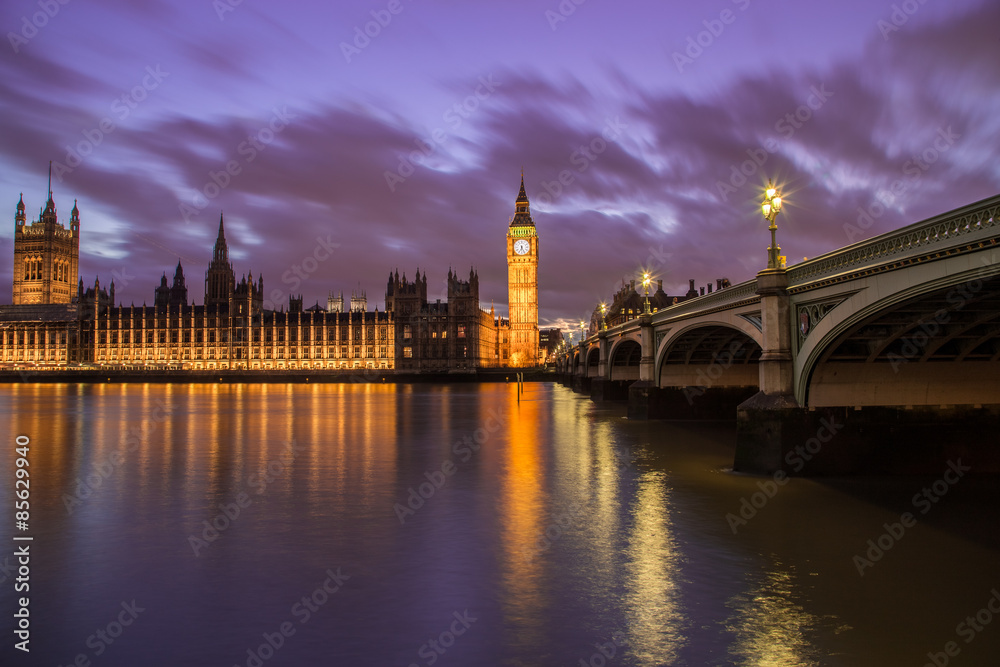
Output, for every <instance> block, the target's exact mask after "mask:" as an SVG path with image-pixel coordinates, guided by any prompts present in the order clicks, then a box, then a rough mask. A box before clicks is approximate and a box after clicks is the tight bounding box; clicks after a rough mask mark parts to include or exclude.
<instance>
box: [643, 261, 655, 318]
mask: <svg viewBox="0 0 1000 667" xmlns="http://www.w3.org/2000/svg"><path fill="white" fill-rule="evenodd" d="M651 282H653V279H652V277H651V276H650V275H649V271H646V272H644V273H643V274H642V288H643V290H644V291H645V293H646V314H647V315H649V313H650V311H649V283H651Z"/></svg>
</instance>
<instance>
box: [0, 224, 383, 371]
mask: <svg viewBox="0 0 1000 667" xmlns="http://www.w3.org/2000/svg"><path fill="white" fill-rule="evenodd" d="M263 303H264V279H263V278H262V277H260V276H258V278H257V279H256V280H255V279H254V277H253V274H252V273H251V274H250V275H248V276H244V277H243V278H241V280H240V281H239V282H237V281H236V277H235V274H234V273H233V268H232V264H231V263H230V262H229V246H228V244H227V242H226V238H225V228H224V223H223V220H222V219H221V218H220V220H219V234H218V238H217V239H216V242H215V247H214V249H213V257H212V261H211V263H210V264H209V267H208V270H207V272H206V275H205V304H204V305H194V304H189V303H188V302H187V283H186V279H185V277H184V269H183V267H182V266H181V264H180V262H178V264H177V268H176V269H175V271H174V278H173V283H172V285H169V286H168V284H167V277H166V274H164V275H163V277H162V278H161V280H160V286H159V287H157V288H156V290H155V291H154V299H153V305H152V306H146V305H143V306H135V305H131V306H123V305H120V304H119V305H117V306H116V305H114V304H115V288H114V283H113V282H112V283H111V285H110V288H108V289H105V288H104V287H102V286H101V284H100V279H98V280H96V281H95V282H94V286H93V287H88V288H84V285H83V281H82V280H80V281H79V283H78V284H77V289H76V295H75V298H74V299H73V303H65V304H63V303H29V304H14V305H11V306H0V365H2V366H3V367H6V368H54V369H58V368H60V367H80V366H82V367H93V366H98V367H102V368H120V369H124V370H140V369H177V370H183V369H190V370H256V369H259V370H268V369H271V370H301V369H328V370H334V369H339V370H350V369H382V370H390V369H392V368H394V367H395V356H394V355H395V340H394V336H395V325H394V322H393V320H392V316H391V314H389V313H386V312H381V313H380V312H378V311H377V310H376V311H374V312H366V311H361V310H356V311H353V312H327V311H325V310H323V309H319V308H317V309H309V310H303V309H302V298H301V297H295V296H292V297H290V298H289V308H288V311H285V310H283V309H282V310H280V311H274V310H265V309H264V308H263Z"/></svg>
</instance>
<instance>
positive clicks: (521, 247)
mask: <svg viewBox="0 0 1000 667" xmlns="http://www.w3.org/2000/svg"><path fill="white" fill-rule="evenodd" d="M529 250H531V244H530V243H528V242H527V241H525V240H524V239H521V240H520V241H516V242H515V243H514V252H516V253H517V254H518V255H525V254H527V253H528V251H529Z"/></svg>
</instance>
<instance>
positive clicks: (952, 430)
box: [733, 401, 1000, 476]
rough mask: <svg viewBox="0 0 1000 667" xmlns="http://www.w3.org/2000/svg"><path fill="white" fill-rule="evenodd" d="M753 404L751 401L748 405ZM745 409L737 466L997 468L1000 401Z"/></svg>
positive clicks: (843, 471) (890, 471) (849, 471)
mask: <svg viewBox="0 0 1000 667" xmlns="http://www.w3.org/2000/svg"><path fill="white" fill-rule="evenodd" d="M750 402H751V401H747V403H750ZM747 407H750V408H752V406H746V404H744V406H741V407H740V411H739V415H738V436H737V445H736V456H735V460H734V463H733V469H734V470H736V471H739V472H749V473H756V474H772V473H775V472H777V471H779V470H781V471H784V472H785V473H787V474H789V475H800V476H821V475H857V474H886V475H898V474H926V475H935V474H941V472H942V471H943V470H945V469H946V468H948V466H949V463H950V462H951V463H956V464H959V462H960V464H961V465H962V466H967V467H968V468H969V469H970V471H972V472H974V473H997V472H1000V447H997V445H996V444H995V442H992V441H990V439H989V438H984V437H983V434H984V433H996V432H997V429H1000V405H990V406H982V407H974V406H956V407H951V408H941V407H936V406H935V407H929V406H923V407H915V408H911V409H907V408H901V407H865V408H862V409H860V410H857V409H854V408H849V407H831V408H816V409H815V410H809V409H806V408H799V407H778V406H769V407H768V408H766V409H747Z"/></svg>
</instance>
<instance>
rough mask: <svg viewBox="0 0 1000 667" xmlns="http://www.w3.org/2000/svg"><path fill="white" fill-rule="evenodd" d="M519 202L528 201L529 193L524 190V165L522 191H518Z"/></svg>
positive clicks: (522, 169)
mask: <svg viewBox="0 0 1000 667" xmlns="http://www.w3.org/2000/svg"><path fill="white" fill-rule="evenodd" d="M516 201H517V203H518V204H520V203H522V202H523V203H525V204H527V203H528V193H527V192H525V191H524V167H522V168H521V191H520V192H518V193H517V200H516Z"/></svg>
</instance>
